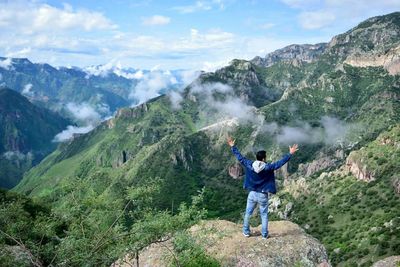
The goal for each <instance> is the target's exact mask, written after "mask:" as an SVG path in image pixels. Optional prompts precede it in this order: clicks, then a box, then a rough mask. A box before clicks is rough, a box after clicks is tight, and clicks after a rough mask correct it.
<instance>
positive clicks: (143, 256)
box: [112, 220, 330, 267]
mask: <svg viewBox="0 0 400 267" xmlns="http://www.w3.org/2000/svg"><path fill="white" fill-rule="evenodd" d="M252 230H253V231H254V235H252V236H251V237H249V238H246V237H244V236H243V235H242V232H241V225H238V224H235V223H232V222H229V221H223V220H215V221H203V222H201V223H199V224H197V225H195V226H193V227H191V228H190V229H189V230H188V233H189V234H190V235H191V236H192V237H193V238H194V240H195V241H196V243H198V244H199V245H200V246H202V247H203V248H204V249H205V251H206V253H207V254H208V255H210V256H212V257H214V258H215V259H217V261H218V262H219V263H220V264H221V266H268V267H274V266H330V264H329V263H328V256H327V253H326V250H325V248H324V246H323V245H322V244H321V243H320V242H319V241H318V240H316V239H315V238H313V237H311V236H310V235H308V234H306V233H305V232H304V230H303V229H301V228H300V227H299V226H298V225H296V224H294V223H292V222H289V221H273V222H270V225H269V230H270V237H269V238H268V239H266V240H263V239H261V234H260V230H261V229H260V227H258V228H255V229H252ZM173 253H174V249H173V246H172V242H171V241H167V242H163V243H156V244H153V245H151V246H149V247H147V248H145V249H144V250H143V251H141V253H140V254H139V266H153V267H155V266H169V264H170V263H171V262H172V261H173V260H174V255H173ZM123 261H125V262H123ZM112 266H113V267H117V266H136V260H132V259H130V258H129V256H127V257H126V258H125V259H124V260H119V261H118V262H116V263H115V264H113V265H112Z"/></svg>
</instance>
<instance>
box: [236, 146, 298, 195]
mask: <svg viewBox="0 0 400 267" xmlns="http://www.w3.org/2000/svg"><path fill="white" fill-rule="evenodd" d="M231 149H232V152H233V154H234V155H235V157H236V158H237V159H238V160H239V162H240V163H241V164H242V165H243V166H244V167H245V169H246V178H245V179H244V183H243V187H244V188H245V189H247V190H249V191H256V192H264V193H265V192H269V193H273V194H275V193H276V185H275V174H274V171H275V170H277V169H279V168H280V167H282V166H283V165H285V163H286V162H288V161H289V160H290V158H291V154H290V153H287V154H285V155H284V156H283V157H282V159H281V160H278V161H276V162H272V163H266V164H265V167H264V169H263V170H262V171H260V172H259V173H257V172H255V171H254V168H253V163H254V161H252V160H249V159H246V158H245V157H243V156H242V155H241V154H240V152H239V149H237V147H236V146H233V147H232V148H231Z"/></svg>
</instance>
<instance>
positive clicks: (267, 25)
mask: <svg viewBox="0 0 400 267" xmlns="http://www.w3.org/2000/svg"><path fill="white" fill-rule="evenodd" d="M273 27H275V23H271V22H267V23H264V24H262V25H261V26H260V28H261V29H264V30H269V29H271V28H273Z"/></svg>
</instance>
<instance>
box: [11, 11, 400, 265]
mask: <svg viewBox="0 0 400 267" xmlns="http://www.w3.org/2000/svg"><path fill="white" fill-rule="evenodd" d="M399 21H400V13H399V12H397V13H392V14H389V15H386V16H380V17H375V18H371V19H368V20H367V21H365V22H363V23H361V24H359V25H358V26H357V27H355V28H353V29H351V30H350V31H348V32H346V33H344V34H341V35H338V36H335V37H334V38H333V39H332V41H331V42H329V43H328V44H326V45H322V46H321V51H318V53H315V54H312V55H311V54H310V53H309V52H307V51H308V50H307V49H311V48H312V46H311V47H310V46H309V45H307V46H305V47H304V48H302V49H299V46H290V47H288V48H286V49H283V50H281V51H276V52H274V53H275V54H273V57H272V56H271V55H270V56H268V55H267V57H266V58H273V59H274V60H267V62H268V63H266V65H263V64H261V63H259V60H258V61H257V60H256V61H254V60H253V61H245V60H234V61H233V62H232V63H231V64H230V65H229V66H227V67H224V68H222V69H220V70H217V71H216V72H214V73H205V74H202V75H201V76H200V77H199V78H198V79H197V80H196V81H194V82H193V83H192V84H191V85H189V86H188V87H186V88H185V90H184V91H183V92H182V94H169V95H165V96H161V97H158V98H155V99H153V100H151V101H149V102H147V103H144V104H142V105H139V106H137V107H134V108H124V109H120V110H119V111H118V112H117V114H116V116H115V117H114V118H112V119H110V120H108V121H105V122H103V123H102V124H101V125H100V126H98V127H97V128H96V129H95V130H93V131H92V132H89V133H88V134H85V135H81V136H79V137H78V138H75V139H74V140H72V141H71V142H70V143H68V144H65V145H63V146H60V147H59V149H57V150H56V151H55V152H53V153H52V154H50V155H49V156H48V157H46V158H45V159H44V160H43V161H42V162H41V163H40V164H39V165H38V166H36V167H35V168H33V169H31V170H30V171H29V172H28V173H27V174H26V175H25V176H24V179H23V180H22V181H21V183H20V184H19V185H18V186H17V187H15V189H14V190H15V191H17V192H20V193H24V194H27V195H29V196H32V197H34V198H40V199H42V200H45V201H47V202H49V203H52V205H53V209H54V211H55V212H56V213H60V214H64V216H65V217H68V218H70V219H71V218H79V217H80V216H83V214H84V216H85V217H86V218H88V220H91V221H96V222H98V224H99V228H100V229H107V226H108V225H110V224H111V222H113V221H114V220H115V218H116V216H117V215H116V214H115V212H104V210H105V209H106V210H107V211H122V212H123V213H124V215H125V217H126V218H125V221H124V223H121V225H115V227H114V228H113V230H115V231H117V232H118V231H120V230H121V228H122V229H132V228H131V227H132V226H133V225H135V224H136V223H138V222H140V221H141V217H136V216H134V215H132V214H135V212H137V210H140V211H141V210H142V209H146V207H151V210H152V211H159V212H161V211H165V210H167V211H169V212H170V213H171V214H176V213H177V212H178V210H177V206H179V205H180V204H182V203H190V200H191V198H192V196H194V195H197V194H198V193H199V190H202V191H201V192H202V193H201V194H202V196H203V202H202V206H201V207H202V208H205V209H206V210H208V215H207V216H208V218H216V217H220V218H224V219H229V220H231V221H239V220H240V218H241V212H242V210H243V205H244V203H245V198H246V192H244V191H243V190H242V186H241V183H242V181H241V179H237V178H238V176H240V174H241V173H242V172H241V169H240V167H239V166H238V165H237V164H236V162H235V160H234V158H233V156H232V155H231V153H230V151H229V149H228V147H227V145H226V143H225V141H226V137H227V136H228V135H231V136H234V138H236V140H237V141H236V143H237V145H238V147H239V148H240V149H241V151H242V152H243V153H244V154H245V155H247V156H248V157H249V158H253V155H254V152H255V151H256V150H258V149H260V148H266V150H267V151H268V160H275V159H277V158H279V157H280V155H281V154H283V153H285V152H286V151H287V145H288V144H291V143H295V142H297V143H299V144H300V147H301V149H300V151H299V153H298V154H296V156H295V157H294V158H293V160H291V161H290V163H289V165H288V167H287V168H285V169H283V170H282V171H281V172H280V173H279V174H280V175H279V181H278V186H279V189H280V193H279V194H278V196H277V197H276V198H273V199H271V212H272V218H275V219H277V218H280V217H281V218H285V219H290V220H293V221H295V222H296V223H298V224H299V225H302V226H304V228H305V229H306V231H307V232H308V233H311V234H312V235H314V236H315V237H317V238H319V240H321V241H322V243H323V244H324V245H325V246H326V248H327V250H328V255H329V258H330V259H331V261H332V263H333V264H334V265H338V266H347V265H355V264H358V265H362V266H369V265H370V264H371V263H372V262H375V261H377V260H378V259H382V258H384V257H387V256H390V255H398V254H400V251H399V246H398V238H397V236H398V234H397V233H398V229H399V227H398V226H397V220H398V218H399V217H400V214H399V210H400V208H399V206H398V205H399V204H398V203H400V202H399V194H398V181H397V180H398V179H397V178H398V177H397V176H396V175H397V173H398V170H397V169H398V164H397V162H398V160H399V154H398V151H399V147H398V145H393V146H392V145H390V146H386V145H385V146H380V145H379V142H383V141H381V140H386V139H385V137H388V139H387V140H389V141H387V142H389V144H392V143H393V144H397V141H396V140H397V137H398V132H399V131H398V129H399V124H400V101H399V100H400V92H399V90H400V75H398V73H397V72H396V68H397V67H396V66H398V64H399V62H398V59H397V57H395V56H394V57H392V56H391V55H392V54H393V53H394V52H393V51H397V50H396V49H397V47H398V46H399V44H400V24H399ZM366 44H367V45H366ZM317 46H319V45H317ZM291 50H293V53H294V55H296V56H288V54H290V51H291ZM299 51H300V52H301V53H299ZM297 55H299V56H297ZM360 55H361V56H363V57H364V56H365V57H366V56H368V57H385V58H387V59H388V60H386V61H385V63H384V64H378V63H379V62H380V61H379V62H378V63H374V64H369V65H368V64H366V65H365V64H364V65H359V64H355V63H354V62H353V61H351V59H352V58H354V57H358V56H360ZM293 59H294V60H293ZM374 62H377V61H374ZM388 66H389V67H388ZM382 138H383V139H382ZM384 142H386V141H384ZM364 151H367V154H365V153H364ZM360 162H361V163H362V164H360ZM365 162H368V163H370V164H368V165H366V164H365ZM347 165H349V169H346V168H347V167H346V166H347ZM365 166H366V167H365ZM346 170H347V171H346ZM357 170H359V171H358V172H357ZM360 172H362V173H363V175H362V177H364V178H365V177H367V178H366V179H359V178H360V177H359V174H360ZM323 173H327V174H323ZM370 177H373V178H374V179H373V181H370ZM393 184H394V185H395V186H393ZM303 196H304V197H303ZM132 199H133V200H134V201H135V203H137V204H136V205H137V206H135V207H131V208H128V209H127V208H126V206H125V203H126V202H127V201H129V200H132ZM76 207H79V208H78V209H77V208H76ZM100 214H101V216H100ZM352 218H354V219H352ZM385 223H387V224H388V225H391V226H390V227H386V226H382V225H385ZM152 229H153V228H152ZM371 233H374V234H371ZM356 244H357V245H356ZM136 248H137V247H136Z"/></svg>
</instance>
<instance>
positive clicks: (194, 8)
mask: <svg viewBox="0 0 400 267" xmlns="http://www.w3.org/2000/svg"><path fill="white" fill-rule="evenodd" d="M172 9H175V10H177V11H178V12H180V13H183V14H187V13H193V12H198V11H207V10H211V9H212V5H211V3H209V2H207V1H196V3H194V4H193V5H186V6H176V7H173V8H172Z"/></svg>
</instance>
